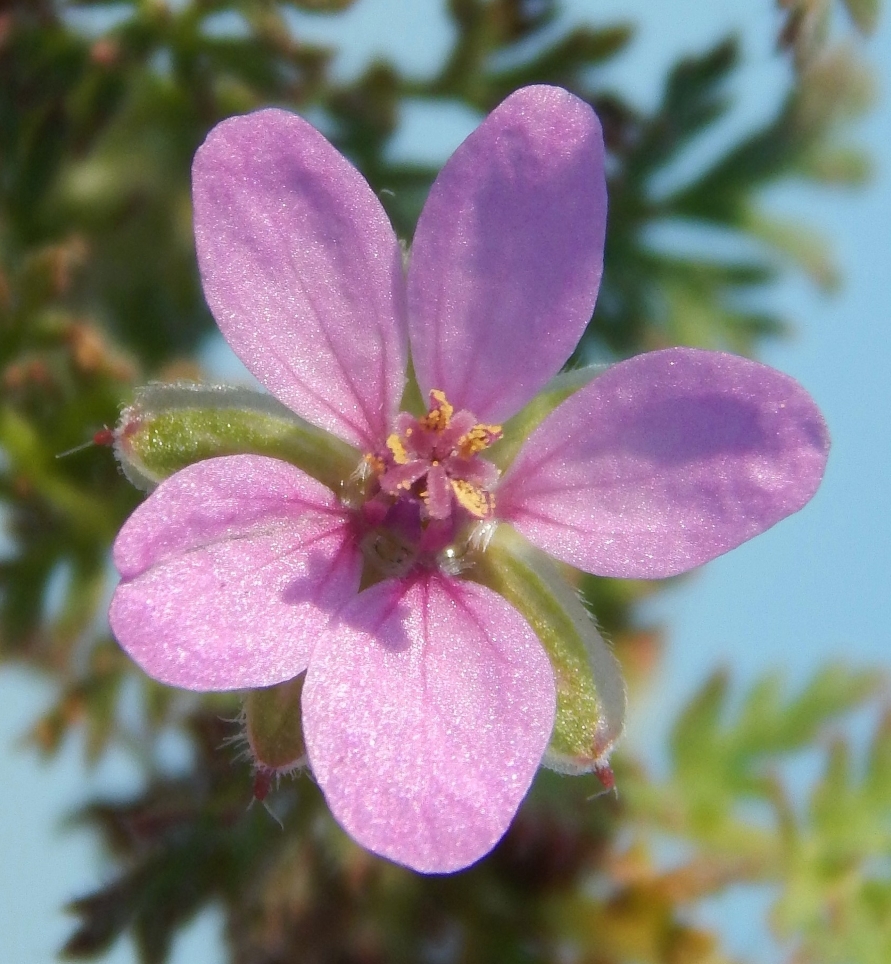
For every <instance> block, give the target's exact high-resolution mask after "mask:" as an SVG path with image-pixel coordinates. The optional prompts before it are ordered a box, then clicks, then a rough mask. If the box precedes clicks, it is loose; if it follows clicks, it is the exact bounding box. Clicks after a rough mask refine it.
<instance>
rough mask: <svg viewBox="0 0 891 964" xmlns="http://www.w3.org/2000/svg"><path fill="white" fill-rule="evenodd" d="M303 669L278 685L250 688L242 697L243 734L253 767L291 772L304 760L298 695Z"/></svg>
mask: <svg viewBox="0 0 891 964" xmlns="http://www.w3.org/2000/svg"><path fill="white" fill-rule="evenodd" d="M305 680H306V673H301V674H300V675H299V676H297V677H295V678H294V679H292V680H288V681H287V682H286V683H279V685H278V686H269V687H266V688H264V689H257V690H251V691H250V692H249V693H248V695H247V697H246V698H245V701H244V735H245V738H246V739H247V743H248V747H249V748H250V752H251V758H252V760H253V764H254V767H255V768H256V769H257V770H260V771H265V772H271V773H275V774H286V773H291V772H293V771H294V770H296V769H298V768H299V767H301V766H304V765H305V763H306V743H305V742H304V739H303V724H302V721H301V696H302V694H303V684H304V682H305Z"/></svg>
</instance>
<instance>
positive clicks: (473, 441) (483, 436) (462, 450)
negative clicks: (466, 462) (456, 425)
mask: <svg viewBox="0 0 891 964" xmlns="http://www.w3.org/2000/svg"><path fill="white" fill-rule="evenodd" d="M500 438H501V426H500V425H483V424H482V423H480V424H479V425H474V426H473V428H472V429H471V430H470V431H469V432H467V433H466V434H465V435H462V436H461V438H459V439H458V455H460V456H461V458H462V459H469V458H472V457H473V456H474V455H476V454H477V453H478V452H482V451H483V450H484V449H487V448H488V447H489V446H490V445H491V444H492V443H493V442H497V441H498V439H500Z"/></svg>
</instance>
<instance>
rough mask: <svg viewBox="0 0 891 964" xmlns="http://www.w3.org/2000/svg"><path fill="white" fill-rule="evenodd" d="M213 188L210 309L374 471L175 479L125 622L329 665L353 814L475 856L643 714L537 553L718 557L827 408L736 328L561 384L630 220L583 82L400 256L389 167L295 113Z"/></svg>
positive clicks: (159, 663)
mask: <svg viewBox="0 0 891 964" xmlns="http://www.w3.org/2000/svg"><path fill="white" fill-rule="evenodd" d="M193 189H194V209H195V236H196V243H197V250H198V260H199V265H200V270H201V278H202V281H203V285H204V292H205V295H206V298H207V302H208V304H209V306H210V308H211V311H212V312H213V314H214V317H215V318H216V321H217V323H218V325H219V327H220V330H221V331H222V333H223V335H224V336H225V337H226V339H227V341H228V342H229V344H230V345H231V346H232V348H233V349H234V350H235V352H236V353H237V354H238V355H239V357H240V358H241V359H242V360H243V361H244V363H245V364H246V365H247V367H248V368H249V369H250V370H251V371H252V372H253V373H254V374H255V375H256V376H257V378H258V379H260V381H261V382H262V383H263V384H264V385H265V386H266V388H267V389H268V390H269V392H270V393H271V394H272V395H273V396H275V398H276V399H278V401H279V402H281V403H283V404H284V406H287V409H289V410H290V412H292V413H294V416H293V417H294V422H295V425H297V424H300V425H305V424H306V422H310V423H314V425H315V426H316V428H313V429H312V431H313V432H315V433H316V434H315V435H313V436H312V438H313V439H314V440H315V441H314V442H313V444H314V445H317V449H316V451H322V450H323V449H324V447H325V445H326V444H328V443H326V442H325V439H329V440H330V445H331V446H339V449H338V451H341V452H342V451H346V452H348V453H352V454H351V455H350V457H349V458H350V460H348V461H349V466H350V468H349V471H346V472H344V473H343V475H342V477H341V478H334V479H333V481H332V479H331V477H330V474H329V475H328V476H326V475H324V474H322V473H321V472H316V471H315V469H314V466H315V465H316V462H314V461H313V460H312V459H308V460H305V461H304V462H302V463H301V460H300V459H299V458H295V459H294V460H292V461H285V460H284V459H279V458H271V457H269V456H268V455H265V454H237V455H229V456H224V457H216V458H209V459H207V460H205V461H200V462H197V463H195V464H192V465H188V466H187V467H185V468H183V469H182V470H181V471H178V472H176V473H175V474H173V475H171V476H170V477H169V478H166V479H164V480H163V481H161V482H160V484H159V485H158V486H157V488H156V489H155V490H154V492H153V493H152V494H151V495H150V497H149V498H148V499H147V500H146V502H145V503H144V504H143V505H142V506H141V507H140V508H138V509H137V510H136V512H135V513H134V514H133V516H132V517H131V518H130V519H129V521H128V522H127V523H126V525H125V526H124V527H123V529H122V530H121V533H120V535H119V536H118V539H117V541H116V543H115V547H114V560H115V563H116V565H117V567H118V569H119V571H120V574H121V584H120V586H119V588H118V589H117V592H116V594H115V596H114V600H113V602H112V606H111V617H110V618H111V624H112V627H113V630H114V633H115V635H116V636H117V638H118V639H119V640H120V642H121V644H122V645H123V646H124V648H125V649H126V650H127V651H128V652H129V653H130V654H131V655H132V656H133V658H134V659H135V660H136V661H137V662H138V663H139V664H140V665H141V666H142V667H143V668H144V669H145V670H146V671H147V672H148V673H149V674H151V675H152V676H153V677H155V678H156V679H159V680H161V681H163V682H165V683H169V684H171V685H174V686H179V687H185V688H187V689H192V690H227V689H253V688H258V687H269V686H273V685H274V684H279V683H282V682H283V681H286V680H290V679H293V678H294V677H297V676H298V675H299V674H301V673H303V672H304V671H305V672H306V677H305V685H304V687H303V693H302V717H303V732H304V736H305V741H306V749H307V753H308V758H309V765H310V766H311V768H312V771H313V774H314V776H315V779H316V780H317V781H318V783H319V785H320V786H321V788H322V790H323V791H324V794H325V797H326V798H327V801H328V803H329V805H330V807H331V810H332V812H333V814H334V816H335V817H336V818H337V820H338V821H339V822H340V823H341V824H342V826H343V827H344V828H345V829H346V830H347V831H348V832H349V833H350V834H351V835H352V836H353V837H354V838H355V839H356V840H358V841H359V842H360V843H362V844H363V845H365V846H366V847H368V848H369V849H371V850H373V851H375V852H376V853H379V854H382V855H384V856H386V857H389V858H390V859H392V860H394V861H398V862H399V863H402V864H406V865H408V866H409V867H413V868H416V869H417V870H421V871H426V872H442V871H451V870H456V869H458V868H461V867H465V866H467V865H468V864H470V863H472V862H473V861H475V860H477V859H478V858H479V857H481V856H482V855H483V854H485V853H486V852H487V851H488V850H489V849H490V848H491V847H492V846H493V845H494V844H495V843H496V842H497V841H498V839H499V838H500V837H501V835H502V834H503V833H504V831H505V829H506V828H507V826H508V824H509V823H510V821H511V818H512V817H513V815H514V813H515V812H516V810H517V807H518V806H519V804H520V802H521V801H522V799H523V797H524V795H525V793H526V791H527V789H528V787H529V785H530V782H531V781H532V778H533V776H534V774H535V772H536V770H537V769H538V767H539V765H540V764H541V763H542V762H544V763H545V764H547V765H550V766H553V767H555V768H557V769H560V770H563V771H566V772H584V771H592V770H597V769H600V770H601V771H604V772H605V771H606V766H607V759H608V756H609V753H610V751H611V749H612V746H613V744H614V743H615V741H616V739H617V738H618V736H619V734H620V732H621V728H622V717H623V713H624V690H623V686H622V683H621V678H620V676H619V673H618V670H617V668H616V663H615V661H614V659H613V657H612V655H611V654H610V652H609V650H608V649H607V648H606V646H605V645H604V643H603V642H602V640H601V639H600V637H599V635H598V634H597V631H596V628H595V626H594V623H593V621H592V620H590V618H589V617H588V616H587V614H586V612H585V611H584V609H583V608H582V607H581V604H580V603H579V602H578V600H577V599H576V597H575V594H574V592H573V591H572V590H571V589H570V588H569V586H568V584H564V583H563V581H562V576H561V571H560V568H559V566H558V565H557V564H555V563H553V562H551V561H549V560H548V558H547V557H546V555H545V553H547V554H549V555H551V556H553V557H556V559H557V560H560V561H561V562H562V563H569V564H570V565H571V566H575V567H578V568H580V569H583V570H585V571H587V572H591V573H596V574H599V575H604V576H616V577H630V578H658V577H663V576H670V575H674V574H676V573H680V572H684V571H685V570H687V569H690V568H691V567H693V566H697V565H699V564H701V563H704V562H706V561H707V560H709V559H712V558H713V557H715V556H717V555H719V554H720V553H723V552H725V551H727V550H728V549H731V548H732V547H734V546H736V545H738V544H739V543H741V542H743V541H744V540H746V539H748V538H750V537H751V536H753V535H755V534H757V533H758V532H761V531H763V530H764V529H767V528H768V527H770V526H772V525H773V524H774V523H775V522H777V521H779V520H780V519H782V518H783V517H784V516H786V515H788V514H790V513H792V512H795V511H796V510H797V509H799V508H801V507H802V506H803V505H804V504H805V503H806V502H807V501H808V499H810V497H811V496H812V495H813V493H814V491H815V489H816V487H817V485H818V484H819V481H820V478H821V476H822V473H823V468H824V464H825V459H826V454H827V450H828V439H827V434H826V430H825V427H824V425H823V421H822V419H821V417H820V414H819V412H818V411H817V409H816V407H815V405H814V403H813V402H812V400H811V399H810V397H809V396H808V395H807V393H806V392H805V391H804V390H803V389H802V388H801V387H800V386H799V385H798V384H797V383H796V382H795V381H793V380H792V379H791V378H789V377H787V376H785V375H783V374H781V373H779V372H776V371H773V370H772V369H770V368H767V367H765V366H763V365H760V364H757V363H755V362H752V361H748V360H746V359H742V358H737V357H733V356H731V355H726V354H721V353H716V352H706V351H699V350H693V349H683V348H676V349H669V350H666V351H659V352H653V353H651V354H646V355H642V356H639V357H637V358H633V359H631V360H629V361H625V362H621V363H619V364H617V365H615V366H613V367H611V368H609V369H607V370H606V371H605V372H603V373H602V374H599V375H597V377H592V376H590V375H589V374H588V373H581V374H576V375H573V376H571V377H569V378H564V380H563V381H560V380H558V381H556V382H554V381H553V379H554V378H555V376H557V374H558V372H559V371H560V369H561V367H562V366H563V364H564V363H565V361H566V359H567V358H568V356H569V355H570V353H571V352H572V350H573V348H574V347H575V345H576V343H577V342H578V340H579V338H580V336H581V334H582V332H583V330H584V328H585V325H586V323H587V322H588V320H589V318H590V315H591V311H592V309H593V306H594V301H595V298H596V295H597V289H598V285H599V283H600V275H601V266H602V260H603V242H604V229H605V222H606V191H605V180H604V158H603V143H602V138H601V132H600V126H599V124H598V121H597V118H596V117H595V115H594V114H593V112H592V111H591V110H590V108H589V107H587V106H586V105H585V104H583V103H582V102H581V101H580V100H578V99H577V98H575V97H574V96H572V95H570V94H569V93H567V92H566V91H563V90H560V89H557V88H552V87H543V86H539V87H528V88H525V89H523V90H520V91H518V92H517V93H515V94H514V95H512V96H511V97H509V98H508V99H507V100H506V101H505V102H504V103H503V104H502V105H501V106H500V107H499V108H498V109H497V110H495V111H494V112H493V113H492V114H491V115H490V116H489V117H488V118H487V119H486V120H485V121H484V123H483V124H482V125H481V126H480V127H479V128H478V130H477V131H476V132H475V133H473V134H472V135H471V136H470V137H469V138H468V139H467V140H466V141H465V142H464V143H463V144H462V145H461V146H460V147H459V148H458V150H457V151H456V152H455V154H454V155H453V156H452V158H451V159H450V160H449V161H448V163H447V164H446V166H445V168H444V169H443V171H442V173H441V174H440V176H439V177H438V178H437V180H436V182H435V184H434V185H433V188H432V190H431V192H430V196H429V198H428V200H427V203H426V206H425V207H424V210H423V213H422V214H421V217H420V220H419V223H418V227H417V232H416V234H415V237H414V240H413V243H412V248H411V256H410V259H409V264H408V267H407V269H404V267H403V260H404V259H403V252H402V250H401V249H400V245H399V243H398V241H397V239H396V237H395V235H394V233H393V230H392V228H391V226H390V224H389V222H388V220H387V217H386V215H385V214H384V211H383V209H382V207H381V205H380V203H379V201H378V199H377V197H376V196H375V194H374V192H373V191H372V190H371V188H370V187H369V186H368V184H367V183H366V182H365V180H364V179H363V178H362V176H361V175H360V174H359V173H358V172H357V171H356V170H355V169H354V168H353V167H352V166H351V165H350V164H349V163H348V162H347V161H346V160H345V159H344V158H343V157H342V156H341V155H340V154H338V153H337V151H336V150H335V149H334V148H333V147H332V146H331V145H330V144H329V143H328V141H326V140H325V138H324V137H323V136H322V135H321V134H320V133H319V132H318V131H316V130H315V129H314V128H313V127H311V126H310V125H309V124H308V123H307V122H306V121H304V120H302V119H301V118H300V117H297V116H295V115H293V114H290V113H286V112H284V111H281V110H263V111H258V112H257V113H254V114H249V115H247V116H244V117H235V118H232V119H230V120H228V121H225V122H223V123H222V124H220V125H219V126H218V127H216V128H215V129H214V130H213V131H211V133H210V135H209V136H208V138H207V140H206V142H205V143H204V145H203V146H202V147H201V148H200V150H199V151H198V153H197V156H196V158H195V164H194V169H193ZM409 352H410V358H411V363H412V368H413V372H414V376H415V378H416V384H417V388H419V389H420V391H419V392H418V391H417V390H415V391H414V393H412V392H407V393H406V397H405V399H403V393H404V392H405V390H406V384H407V381H406V371H407V368H408V362H409ZM410 384H414V382H411V383H410ZM542 391H544V394H543V395H542V396H541V399H540V404H539V403H536V402H534V401H533V400H534V399H535V397H536V395H537V394H538V393H540V392H542ZM412 397H414V399H415V401H414V402H413V401H412ZM419 402H423V404H419ZM270 404H277V403H272V402H270ZM536 404H538V407H537V408H536ZM143 416H144V413H143ZM298 416H299V418H298ZM289 417H290V416H289ZM301 419H302V420H306V421H305V422H302V421H301ZM141 424H142V422H141V421H140V418H136V417H134V416H132V413H131V418H130V421H129V423H128V424H127V425H125V426H124V427H123V428H122V429H119V433H118V443H119V446H118V447H119V450H121V451H122V454H123V455H124V457H125V458H126V457H127V449H128V445H130V441H129V440H130V439H131V436H132V437H134V438H135V437H136V435H137V434H138V430H139V426H140V425H141ZM134 426H135V427H134ZM322 430H323V431H322ZM295 431H297V430H296V429H295ZM325 433H330V435H326V434H325ZM527 436H528V437H527ZM307 437H309V436H307ZM319 439H321V441H319ZM133 445H135V442H134V443H133ZM247 449H248V450H249V451H253V450H251V449H250V446H247ZM230 450H231V449H230ZM326 451H327V450H326ZM295 462H296V463H297V464H294V463H295ZM314 475H315V476H316V477H313V476H314ZM320 478H322V479H323V481H325V482H327V483H328V484H327V485H326V484H323V482H322V481H319V479H320ZM156 481H157V480H156ZM294 712H295V713H296V712H300V710H299V709H298V708H296V707H295V711H294Z"/></svg>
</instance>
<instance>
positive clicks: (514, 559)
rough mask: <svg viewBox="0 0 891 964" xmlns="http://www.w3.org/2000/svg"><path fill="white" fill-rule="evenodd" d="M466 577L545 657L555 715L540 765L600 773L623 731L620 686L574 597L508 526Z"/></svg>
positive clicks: (614, 663)
mask: <svg viewBox="0 0 891 964" xmlns="http://www.w3.org/2000/svg"><path fill="white" fill-rule="evenodd" d="M465 575H466V576H467V578H470V579H474V580H476V581H478V582H480V583H482V584H483V585H485V586H488V587H489V588H490V589H494V590H495V591H496V592H497V593H498V594H499V595H501V596H503V597H504V598H505V599H506V600H507V601H508V602H509V603H510V604H511V605H512V606H513V607H514V608H515V609H517V610H518V611H519V612H520V613H521V614H522V615H523V616H524V618H525V619H526V621H527V622H528V623H529V625H530V626H531V627H532V629H533V630H534V631H535V633H536V634H537V635H538V638H539V639H540V640H541V643H542V646H544V648H545V651H546V652H547V654H548V657H549V658H550V661H551V666H552V667H553V670H554V679H555V682H556V686H557V714H556V718H555V721H554V731H553V733H552V734H551V740H550V743H549V745H548V749H547V751H546V752H545V756H544V759H543V760H542V763H543V764H544V765H545V766H547V767H549V768H550V769H552V770H557V771H558V772H560V773H569V774H581V773H593V772H600V771H602V770H603V769H604V767H605V766H606V764H607V760H608V758H609V755H610V753H611V751H612V749H613V747H614V746H615V744H616V741H617V740H618V739H619V737H620V736H621V734H622V730H623V727H624V721H625V702H626V700H625V683H624V680H623V678H622V672H621V668H620V666H619V662H618V660H617V659H616V657H615V656H614V655H613V653H612V651H611V650H610V649H609V647H608V646H607V644H606V643H605V642H604V641H603V638H602V637H601V635H600V633H599V632H598V631H597V626H596V625H595V623H594V620H593V618H592V617H591V615H590V613H589V612H588V610H587V609H586V608H585V606H584V605H583V603H582V601H581V600H580V599H579V597H578V595H577V593H576V591H575V590H574V589H573V588H572V586H570V585H569V583H568V582H567V581H566V580H565V579H564V578H563V576H562V574H561V572H560V570H559V569H558V567H557V566H556V565H555V564H554V563H553V562H552V561H551V559H550V558H549V557H547V556H546V555H545V554H544V553H543V552H541V551H540V550H538V549H536V548H535V547H534V546H533V545H531V544H530V543H529V542H528V541H527V540H526V539H524V538H523V537H522V536H521V535H519V533H517V532H516V531H515V530H513V529H512V528H511V527H510V526H508V525H506V524H502V525H500V526H499V527H498V528H497V529H496V531H495V533H494V535H493V536H492V539H491V540H490V541H489V543H488V546H487V548H486V549H485V551H483V552H481V553H480V556H479V558H478V560H477V562H476V564H475V565H474V566H473V567H471V568H469V569H468V570H467V571H466V573H465Z"/></svg>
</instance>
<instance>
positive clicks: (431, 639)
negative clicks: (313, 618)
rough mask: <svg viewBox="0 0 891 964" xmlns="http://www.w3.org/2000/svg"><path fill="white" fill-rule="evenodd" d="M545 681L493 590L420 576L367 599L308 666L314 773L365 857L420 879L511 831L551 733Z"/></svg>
mask: <svg viewBox="0 0 891 964" xmlns="http://www.w3.org/2000/svg"><path fill="white" fill-rule="evenodd" d="M554 701H555V696H554V679H553V673H552V671H551V667H550V664H549V662H548V658H547V656H546V655H545V652H544V650H543V649H542V647H541V644H540V643H539V642H538V639H537V638H536V636H535V634H534V633H533V632H532V630H531V629H530V628H529V626H528V624H527V623H526V622H525V620H524V619H523V618H522V617H521V616H520V615H519V614H518V613H517V612H516V611H515V610H514V609H512V608H511V607H510V606H509V605H508V604H507V603H506V602H505V601H504V600H503V599H502V598H501V597H500V596H497V595H495V594H494V593H493V592H491V590H488V589H485V588H483V587H481V586H478V585H474V584H472V583H466V582H456V581H452V580H449V579H447V578H445V577H442V576H440V575H436V574H427V575H425V576H422V577H420V578H417V579H415V580H413V581H411V582H408V583H406V582H402V583H400V582H396V581H393V580H391V581H388V582H384V583H379V584H378V585H376V586H373V587H372V588H371V589H368V590H366V591H365V592H363V593H362V594H361V595H360V596H359V597H358V599H357V600H355V602H353V603H352V604H350V605H349V606H348V607H347V608H346V610H345V611H344V612H343V614H342V616H341V619H340V625H337V626H333V627H332V629H331V631H330V632H329V633H328V634H327V635H326V636H325V637H323V638H322V639H321V640H320V641H319V644H318V646H317V648H316V650H315V651H314V653H313V657H312V661H311V663H310V669H309V672H308V674H307V680H306V687H305V689H304V691H303V721H304V730H305V734H306V743H307V749H308V751H309V758H310V762H311V765H312V769H313V772H314V773H315V775H316V778H317V779H318V781H319V783H320V785H321V787H322V789H323V790H324V792H325V796H326V797H327V799H328V803H329V805H330V807H331V810H332V812H333V813H334V815H335V817H336V818H337V819H338V820H339V821H340V823H341V824H342V825H343V826H344V828H345V829H346V830H347V832H348V833H350V834H351V835H352V836H353V837H355V838H356V840H358V841H359V842H360V843H361V844H362V845H363V846H365V847H367V848H368V849H370V850H373V851H374V852H375V853H378V854H381V855H382V856H384V857H389V858H390V859H391V860H395V861H396V862H398V863H401V864H406V865H407V866H409V867H412V868H414V869H415V870H420V871H422V872H424V873H444V872H447V871H452V870H458V869H460V868H461V867H466V866H467V865H468V864H471V863H473V862H474V861H475V860H477V859H479V858H480V857H482V856H483V854H485V853H487V852H488V851H489V850H490V849H491V848H492V847H493V846H494V845H495V844H496V843H497V841H498V840H499V838H500V837H501V835H502V834H503V833H504V831H505V830H506V829H507V826H508V824H509V823H510V821H511V818H512V817H513V815H514V813H515V812H516V810H517V807H518V806H519V805H520V801H521V800H522V799H523V797H524V795H525V793H526V790H527V789H528V787H529V784H530V783H531V781H532V777H533V776H534V775H535V771H536V769H537V768H538V764H539V762H540V760H541V757H542V754H543V753H544V750H545V748H546V746H547V742H548V738H549V736H550V733H551V728H552V726H553V722H554V705H555V704H554Z"/></svg>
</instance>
